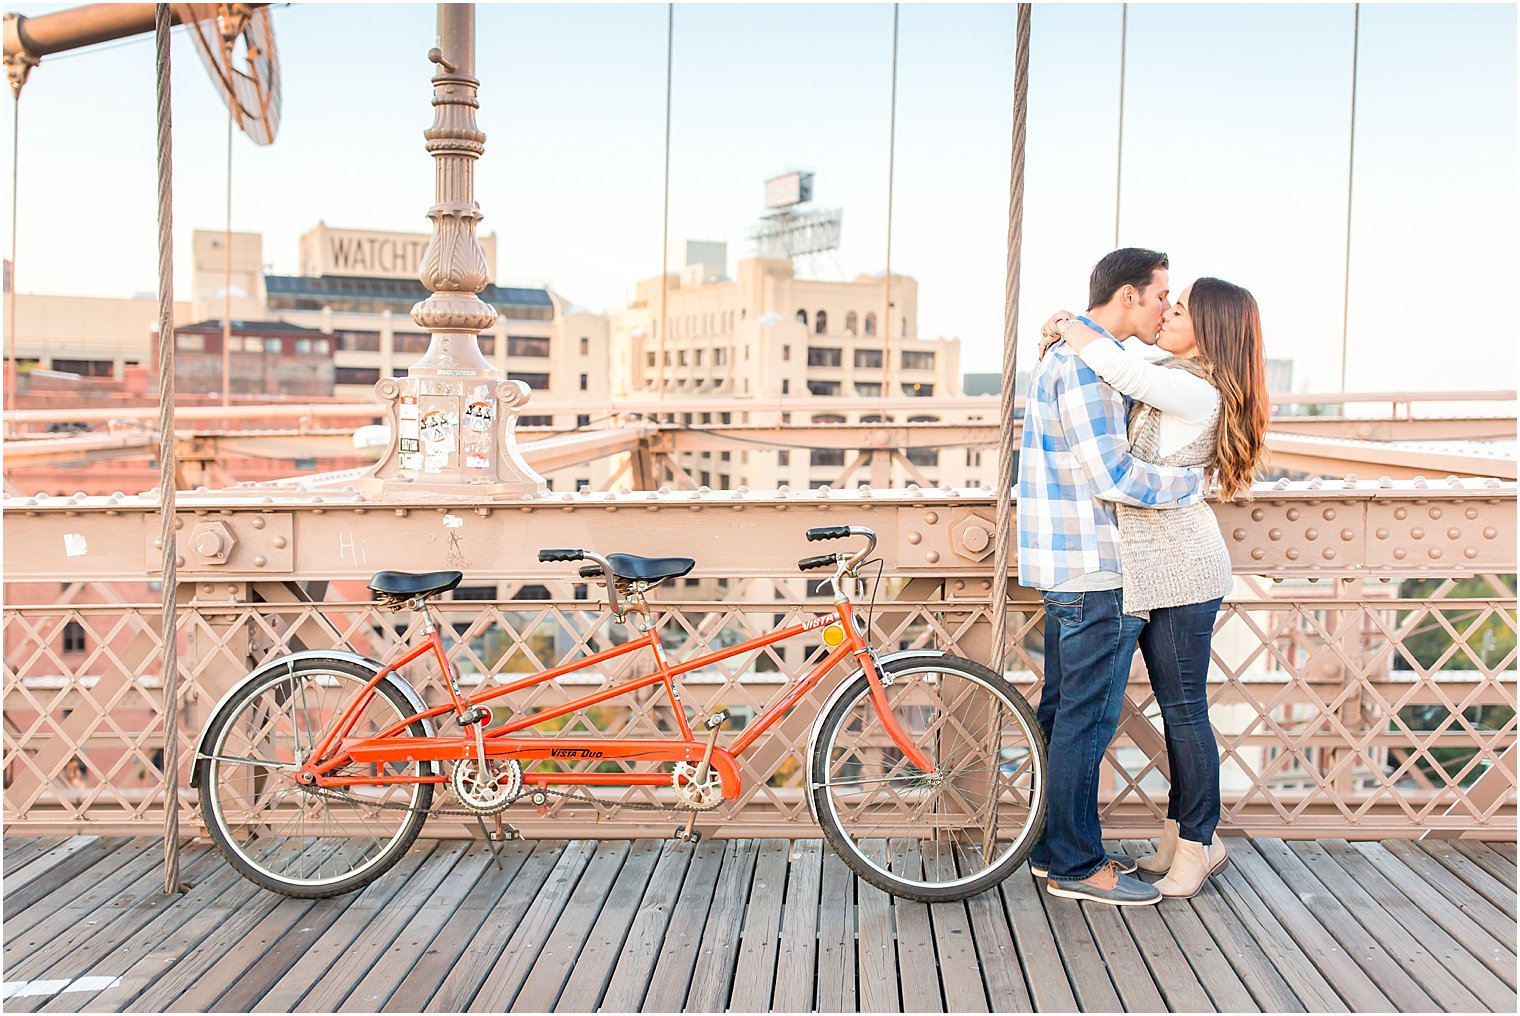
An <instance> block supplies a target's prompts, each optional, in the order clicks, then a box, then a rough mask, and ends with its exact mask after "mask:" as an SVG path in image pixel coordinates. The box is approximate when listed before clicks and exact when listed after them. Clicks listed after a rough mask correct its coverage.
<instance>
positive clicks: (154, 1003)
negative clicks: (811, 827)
mask: <svg viewBox="0 0 1520 1016" xmlns="http://www.w3.org/2000/svg"><path fill="white" fill-rule="evenodd" d="M1229 845H1230V850H1231V860H1232V864H1231V866H1230V867H1229V869H1228V870H1227V871H1226V872H1225V873H1224V874H1223V875H1222V876H1221V877H1220V878H1218V879H1216V880H1215V881H1214V882H1213V883H1211V885H1210V886H1209V887H1208V888H1207V889H1206V890H1205V891H1204V892H1202V893H1200V894H1199V895H1198V896H1197V897H1195V898H1194V899H1192V900H1169V901H1166V902H1164V903H1162V904H1161V905H1160V906H1157V907H1154V908H1149V907H1148V908H1131V909H1123V910H1115V909H1112V908H1108V907H1101V906H1094V905H1092V904H1079V903H1077V902H1075V901H1072V900H1062V899H1057V898H1055V897H1052V896H1050V895H1049V894H1047V893H1046V892H1044V887H1043V884H1042V883H1041V882H1040V881H1038V880H1036V879H1034V878H1033V877H1032V876H1031V875H1030V874H1029V872H1028V870H1027V869H1022V870H1020V871H1018V872H1016V873H1015V874H1014V876H1013V877H1012V878H1010V879H1009V880H1008V881H1007V882H1005V883H1004V884H1003V886H1001V887H1000V888H999V889H998V890H997V891H993V892H988V893H984V894H982V895H981V896H978V897H976V898H974V899H971V900H967V901H964V902H962V903H955V904H939V905H935V906H926V905H924V904H920V903H912V902H909V901H905V900H897V899H893V898H892V897H890V896H887V895H886V894H884V893H882V892H880V891H879V890H877V889H875V888H874V887H872V886H870V885H868V884H866V883H864V882H861V881H860V880H859V879H857V878H856V877H855V876H854V874H853V873H852V872H850V870H849V869H848V868H846V867H845V866H844V865H843V864H842V863H840V861H839V859H838V858H837V857H836V856H835V855H834V854H833V853H832V852H831V851H830V850H828V849H827V848H826V847H825V846H823V845H822V843H821V842H820V841H818V840H795V841H788V840H774V839H766V840H727V841H713V840H709V841H706V842H703V843H700V844H698V845H696V846H692V845H689V844H681V843H675V842H668V841H666V842H662V841H655V840H638V841H632V842H630V841H620V840H603V841H572V842H565V841H561V840H543V841H537V842H529V843H512V844H509V845H508V846H507V847H506V849H505V851H504V856H503V867H501V868H498V867H497V866H496V865H495V864H493V863H492V862H491V859H490V857H489V855H488V854H487V852H486V851H485V848H484V847H483V846H482V845H480V844H478V843H474V844H471V843H465V842H459V841H422V842H419V843H418V844H417V846H415V847H414V848H413V849H412V851H411V853H410V854H408V855H407V857H406V858H405V859H404V860H403V861H402V863H401V864H399V865H398V866H397V867H396V868H395V869H394V870H393V871H391V872H390V873H388V874H387V875H385V876H384V877H382V878H381V879H379V880H377V881H376V882H375V883H374V884H373V885H371V886H369V887H368V888H366V889H365V890H364V891H363V892H359V893H354V894H351V895H349V896H345V897H342V898H338V899H329V900H317V901H301V900H290V899H285V898H284V897H280V896H276V895H274V894H272V893H267V892H264V891H262V890H260V889H257V888H256V887H254V886H253V885H252V884H251V883H249V882H246V881H245V880H243V879H241V878H239V877H237V876H236V874H235V873H234V872H233V871H232V869H231V868H230V867H229V866H228V865H227V864H226V863H225V862H224V861H223V859H222V858H221V855H220V854H218V853H217V852H216V851H215V850H213V849H211V848H210V847H208V846H206V845H205V844H196V845H193V846H191V847H189V848H188V849H187V851H186V853H185V854H184V856H183V860H182V871H183V873H184V877H185V879H186V880H187V881H188V882H189V883H191V885H192V888H191V889H190V890H189V891H188V892H186V893H184V894H183V895H179V896H173V897H170V896H165V895H164V894H163V893H162V892H160V887H161V880H162V870H161V856H162V855H161V851H160V850H159V847H158V843H157V841H155V840H152V839H147V838H143V839H123V838H105V837H93V836H72V837H52V838H47V839H23V838H10V839H6V840H5V842H4V941H5V946H4V982H5V984H4V995H5V997H4V1007H5V1009H6V1010H7V1011H11V1012H83V1011H92V1012H164V1011H187V1012H247V1011H252V1012H292V1011H327V1012H380V1011H385V1012H414V1011H428V1012H456V1011H479V1012H594V1011H598V1010H600V1011H604V1012H613V1011H662V1012H670V1011H682V1010H686V1011H693V1012H698V1011H701V1012H721V1011H730V1012H765V1011H807V1010H820V1011H825V1012H829V1011H845V1012H854V1011H862V1012H892V1011H913V1012H1019V1011H1072V1010H1075V1009H1078V1008H1080V1009H1081V1010H1083V1011H1089V1012H1091V1011H1099V1010H1101V1011H1109V1012H1114V1011H1125V1012H1134V1011H1158V1010H1170V1011H1174V1012H1182V1011H1186V1012H1271V1013H1280V1012H1324V1011H1341V1012H1345V1011H1351V1012H1358V1011H1373V1010H1376V1011H1402V1012H1414V1011H1462V1012H1469V1011H1477V1012H1514V1011H1515V1009H1516V985H1515V981H1516V977H1515V970H1516V941H1515V935H1516V922H1515V849H1514V844H1513V843H1500V844H1486V843H1480V842H1476V841H1460V842H1458V841H1451V840H1428V841H1419V842H1415V841H1404V840H1389V841H1383V842H1372V843H1353V842H1347V841H1345V840H1333V839H1332V840H1319V841H1305V842H1298V841H1292V842H1284V841H1282V840H1271V839H1263V840H1257V841H1246V840H1243V839H1232V840H1230V842H1229ZM1111 847H1112V848H1113V849H1127V850H1130V851H1132V852H1144V851H1147V850H1149V849H1150V848H1151V845H1150V844H1149V843H1147V842H1146V841H1143V840H1140V841H1135V840H1126V841H1124V842H1123V843H1122V844H1112V845H1111ZM339 848H340V847H339V845H337V844H334V845H333V846H332V849H339ZM919 849H920V848H919V845H918V844H916V843H909V842H899V841H894V842H892V843H885V842H883V843H882V844H880V848H879V852H880V855H881V856H882V857H883V858H887V857H890V858H891V861H892V863H893V864H894V865H897V866H906V867H908V868H911V867H912V866H914V865H918V864H922V863H923V860H924V859H923V858H922V857H921V856H920V853H919Z"/></svg>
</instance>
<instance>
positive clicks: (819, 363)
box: [808, 311, 844, 367]
mask: <svg viewBox="0 0 1520 1016" xmlns="http://www.w3.org/2000/svg"><path fill="white" fill-rule="evenodd" d="M818 313H820V314H822V313H823V311H819V312H818ZM843 363H844V350H842V349H835V348H832V347H829V346H809V347H808V366H809V367H838V366H841V365H842V364H843Z"/></svg>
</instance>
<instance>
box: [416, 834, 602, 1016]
mask: <svg viewBox="0 0 1520 1016" xmlns="http://www.w3.org/2000/svg"><path fill="white" fill-rule="evenodd" d="M596 852H597V844H596V841H594V840H572V841H571V843H570V845H569V846H567V847H566V848H565V852H564V854H563V855H562V856H561V857H560V859H559V864H557V865H555V866H554V871H553V872H552V873H551V874H550V875H549V881H548V882H546V883H545V884H544V887H543V889H542V891H540V892H539V893H538V895H537V897H536V898H535V899H534V900H533V903H532V905H531V906H529V907H528V911H527V913H525V914H523V917H522V920H521V921H520V922H518V925H517V927H516V928H515V929H513V931H512V935H511V938H509V939H507V940H506V942H505V943H504V944H505V948H504V949H503V950H502V951H501V954H500V955H499V956H498V957H497V959H496V962H494V963H492V964H491V967H490V969H489V970H487V971H485V978H484V979H483V980H481V981H479V982H476V981H475V979H474V978H473V977H471V978H470V979H469V980H468V981H456V980H455V979H454V978H453V977H452V976H450V977H449V978H447V979H446V980H445V981H444V982H443V988H442V990H440V991H439V994H438V999H435V1001H434V1002H433V1003H432V1004H433V1006H434V1007H437V1008H447V1009H450V1010H452V1009H454V1008H455V1006H453V1005H447V1004H445V1003H444V1002H443V1001H441V1000H442V999H444V998H451V999H455V998H457V999H458V1000H459V1003H460V1004H459V1006H458V1008H460V1009H464V1008H466V1007H468V1008H473V1009H477V1010H484V1011H486V1012H505V1011H506V1009H507V1006H508V1005H509V1004H510V1003H511V1001H512V997H513V996H514V995H516V994H517V992H518V991H519V990H520V989H521V988H522V984H523V979H524V978H526V977H527V976H528V971H529V970H530V969H532V967H533V964H534V962H535V961H536V960H537V959H538V955H539V953H541V952H543V949H544V946H545V945H546V944H547V943H548V941H549V937H550V936H551V935H552V934H553V933H554V924H555V922H556V921H558V920H559V916H560V914H562V913H564V910H565V907H566V906H567V905H568V904H569V902H570V898H571V896H572V894H573V893H574V892H575V887H576V886H577V885H578V884H579V883H580V881H581V877H582V876H583V875H584V874H585V872H586V867H587V866H588V865H589V864H590V863H591V859H592V858H593V857H594V856H595V855H596ZM604 856H605V855H604ZM617 860H618V862H619V864H621V862H622V857H621V855H617ZM501 937H502V938H506V936H505V935H502V936H501ZM476 983H478V984H479V987H478V988H476V989H475V990H473V991H472V990H471V988H472V987H473V986H474V985H475V984H476Z"/></svg>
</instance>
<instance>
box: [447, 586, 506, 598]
mask: <svg viewBox="0 0 1520 1016" xmlns="http://www.w3.org/2000/svg"><path fill="white" fill-rule="evenodd" d="M454 599H456V600H494V599H496V587H495V586H459V587H457V588H456V589H455V590H454Z"/></svg>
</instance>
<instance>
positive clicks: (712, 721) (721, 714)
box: [706, 709, 733, 730]
mask: <svg viewBox="0 0 1520 1016" xmlns="http://www.w3.org/2000/svg"><path fill="white" fill-rule="evenodd" d="M732 715H733V714H732V713H730V712H729V711H728V710H727V709H719V710H718V711H717V712H715V713H713V714H712V715H711V716H709V717H708V718H707V724H706V726H707V729H708V730H717V729H718V728H719V727H721V726H723V724H725V723H727V722H728V718H729V717H730V716H732Z"/></svg>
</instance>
